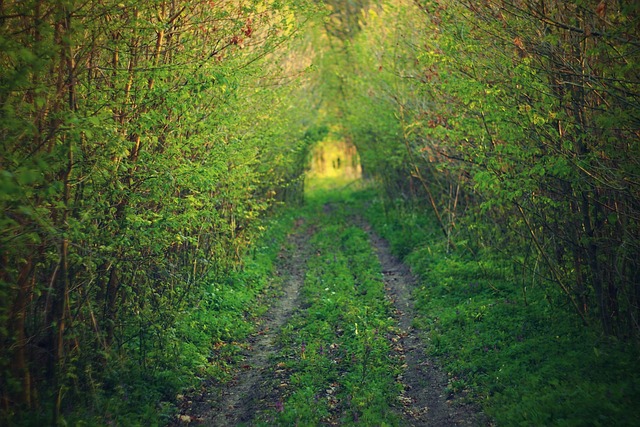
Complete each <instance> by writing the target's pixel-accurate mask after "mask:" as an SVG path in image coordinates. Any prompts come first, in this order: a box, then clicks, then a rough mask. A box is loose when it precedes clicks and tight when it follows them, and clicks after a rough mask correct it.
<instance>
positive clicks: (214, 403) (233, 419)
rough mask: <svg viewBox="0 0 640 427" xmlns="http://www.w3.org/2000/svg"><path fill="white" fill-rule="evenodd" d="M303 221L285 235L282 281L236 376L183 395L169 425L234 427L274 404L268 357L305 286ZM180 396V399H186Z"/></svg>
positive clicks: (281, 267)
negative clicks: (184, 403)
mask: <svg viewBox="0 0 640 427" xmlns="http://www.w3.org/2000/svg"><path fill="white" fill-rule="evenodd" d="M301 226H302V221H298V222H296V224H295V230H294V233H293V234H291V235H290V236H289V243H290V245H289V246H291V249H290V250H283V251H282V252H281V254H280V256H279V261H280V262H279V263H278V264H279V266H278V269H277V272H276V274H277V275H278V276H280V277H282V279H283V284H282V292H281V296H280V297H279V299H277V300H276V301H275V302H274V303H273V305H272V306H271V308H270V309H269V311H268V313H267V315H266V316H265V321H264V323H263V327H262V328H261V330H260V331H259V332H258V333H257V334H255V335H254V336H252V337H251V343H250V344H251V345H250V347H249V349H248V352H247V354H246V355H245V356H246V359H245V361H244V362H243V363H242V366H241V368H240V370H239V371H238V372H237V375H236V376H235V378H234V379H233V380H232V381H231V382H229V383H226V384H224V385H220V384H213V383H210V384H205V385H204V387H203V390H202V392H201V393H199V394H197V395H192V396H188V397H187V398H188V399H190V400H189V402H191V403H190V404H189V405H181V406H182V410H181V411H180V412H181V413H180V414H179V415H178V416H177V417H176V421H175V423H174V425H176V426H179V425H185V424H190V425H207V426H236V425H244V424H250V423H251V421H252V420H253V419H254V418H255V416H256V414H257V413H258V412H259V411H260V410H264V409H268V408H269V407H272V406H274V403H272V402H271V401H270V400H271V399H269V396H271V395H273V394H274V390H273V381H272V377H273V372H274V367H273V366H271V363H270V358H271V356H273V355H274V354H275V352H276V350H277V349H276V347H275V338H276V336H277V334H278V331H279V329H280V328H281V327H282V326H283V325H284V323H285V322H286V321H287V319H288V318H289V317H290V316H291V314H292V313H293V312H294V311H295V310H296V308H298V307H299V305H300V304H299V301H298V293H299V290H300V288H301V286H302V283H303V282H304V271H303V266H304V265H305V259H306V256H307V255H306V245H305V243H306V242H307V241H308V239H309V236H308V234H309V233H311V232H312V231H310V230H307V231H306V233H305V234H303V232H302V231H301V230H302V228H303V227H301ZM187 398H185V399H187Z"/></svg>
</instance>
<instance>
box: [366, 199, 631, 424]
mask: <svg viewBox="0 0 640 427" xmlns="http://www.w3.org/2000/svg"><path fill="white" fill-rule="evenodd" d="M363 212H365V213H366V215H367V218H368V219H369V221H370V222H371V223H372V224H373V225H374V228H375V229H376V230H377V231H378V232H379V233H380V234H382V235H383V236H384V237H385V238H386V239H388V240H389V241H390V243H391V246H392V248H393V249H394V251H395V252H396V254H398V255H400V256H402V257H404V259H405V261H406V262H407V263H408V264H410V265H411V267H412V268H413V270H414V272H416V273H417V274H418V275H419V278H420V282H419V284H418V286H417V287H416V288H415V289H414V298H415V300H416V310H417V312H418V317H417V318H416V319H415V324H416V326H418V327H419V328H421V329H422V330H424V331H425V336H426V338H427V340H428V341H427V342H428V345H427V350H428V353H429V354H430V355H432V356H435V357H437V358H438V359H439V361H440V363H441V364H442V366H443V367H444V368H445V369H446V371H447V372H448V374H449V385H448V389H449V392H450V393H451V394H455V395H457V396H463V397H465V396H466V398H467V399H471V400H475V401H478V402H479V403H480V404H481V405H482V406H483V407H484V409H485V411H486V413H487V414H488V415H490V416H491V417H493V418H494V419H495V421H496V423H497V425H505V426H538V425H545V426H547V425H553V426H586V425H589V426H610V425H616V426H634V425H635V426H637V425H640V412H638V411H637V408H638V407H640V369H638V366H640V353H639V351H638V347H637V343H629V342H627V343H625V342H619V341H617V340H615V339H613V338H605V337H603V336H602V335H600V334H598V333H597V332H596V331H594V330H593V329H589V328H587V327H584V326H583V325H582V324H581V322H580V321H579V319H578V318H577V316H576V315H575V314H574V313H573V312H572V311H571V309H570V307H568V306H567V305H566V304H563V297H562V296H561V295H560V294H559V293H557V292H556V291H555V290H554V289H549V288H544V287H543V286H542V285H536V286H533V287H530V289H528V290H527V295H526V300H525V299H524V296H523V290H522V285H521V283H522V281H523V279H526V278H523V277H520V276H518V275H517V274H516V273H514V271H515V269H514V268H512V263H511V262H510V261H509V260H507V259H505V258H504V256H502V255H498V253H497V251H496V252H492V251H488V250H484V251H482V252H478V251H476V252H475V255H474V256H471V252H470V251H468V250H466V248H465V244H464V242H462V243H459V244H458V245H457V246H456V248H451V247H450V246H448V245H447V242H446V241H445V239H444V238H443V237H442V235H441V233H440V232H439V230H438V227H437V226H436V224H435V222H434V221H432V220H431V219H430V215H429V213H428V212H427V213H425V212H424V211H420V210H418V209H414V208H412V207H411V206H407V205H405V204H403V203H396V204H395V205H393V204H387V205H383V204H382V203H381V202H375V203H368V205H367V207H366V209H364V210H363Z"/></svg>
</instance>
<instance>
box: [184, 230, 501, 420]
mask: <svg viewBox="0 0 640 427" xmlns="http://www.w3.org/2000/svg"><path fill="white" fill-rule="evenodd" d="M355 222H356V223H357V224H358V225H359V226H360V227H362V228H363V229H364V230H365V231H366V232H367V233H368V234H369V237H370V241H371V244H372V246H373V248H374V250H375V252H376V253H377V256H378V259H379V261H380V264H381V267H382V274H383V277H384V283H385V288H386V290H387V295H388V296H389V298H390V299H391V300H392V301H393V303H394V305H395V309H396V317H397V319H398V326H399V329H400V331H401V332H400V333H399V336H400V338H399V340H398V342H396V343H394V346H395V351H396V352H397V353H398V355H399V356H401V357H402V358H403V359H404V363H405V372H404V374H403V375H402V377H401V378H399V381H400V382H401V383H402V385H403V388H404V391H403V392H402V394H401V395H400V397H399V402H400V406H401V407H402V410H403V414H402V416H403V418H404V420H405V423H406V424H404V425H408V426H433V427H436V426H437V427H451V426H479V425H490V423H489V422H488V421H487V419H486V417H484V416H483V415H482V414H481V413H479V412H478V411H477V410H476V409H474V408H472V407H470V406H467V405H462V404H460V403H456V401H455V399H449V398H448V396H446V395H445V393H446V386H447V376H446V374H445V373H444V372H442V371H440V370H439V369H438V368H437V367H436V366H435V365H434V364H433V361H431V360H430V359H429V358H428V357H427V355H426V354H425V352H424V347H425V346H424V343H423V341H422V338H421V336H420V333H419V331H416V330H415V329H413V328H412V326H411V323H412V320H413V318H414V315H415V313H414V308H413V301H412V299H411V295H410V293H411V288H412V286H413V285H414V284H415V278H414V276H413V275H412V274H411V271H410V270H409V268H408V267H407V266H405V265H404V264H403V263H401V262H400V261H399V260H398V259H396V258H395V257H394V256H393V255H392V254H391V253H390V250H389V247H388V245H387V243H386V242H385V241H384V240H383V239H381V238H380V237H378V236H377V235H376V234H375V233H374V232H373V231H371V229H370V227H369V226H368V225H366V224H364V223H363V222H362V221H360V220H356V221H355ZM304 228H305V227H303V226H302V222H301V221H299V222H297V223H296V227H295V229H294V232H293V234H291V235H290V236H289V244H290V245H289V246H290V249H288V250H286V251H283V252H282V253H281V254H280V262H279V266H278V271H277V274H278V275H279V276H281V277H282V278H283V285H282V295H281V296H280V297H279V298H278V299H277V300H276V301H275V302H274V303H273V305H272V307H271V308H270V309H269V311H268V313H267V315H266V317H265V322H264V325H263V328H262V329H261V331H260V332H259V333H258V334H256V335H255V336H253V337H252V339H251V342H250V347H249V349H248V350H247V352H246V359H245V361H244V362H243V364H242V369H241V370H240V371H239V372H238V374H237V375H236V377H235V378H234V380H232V381H231V382H230V383H227V384H224V385H222V386H221V385H219V384H205V385H204V386H203V392H202V393H200V394H199V395H197V396H190V397H189V399H192V402H191V403H190V405H189V406H188V408H187V409H186V410H183V412H182V414H181V415H179V416H178V418H177V420H176V422H175V423H174V425H176V426H179V425H182V426H184V425H186V424H190V425H194V424H195V425H206V426H236V425H251V424H252V422H253V421H254V420H256V416H257V415H258V414H260V413H261V412H263V411H264V410H268V409H274V407H275V406H276V403H275V402H277V401H279V399H280V398H281V396H280V395H281V392H280V391H279V390H277V389H276V387H277V384H278V383H279V380H280V378H277V377H278V375H277V370H276V367H274V366H271V365H272V364H273V362H272V361H271V358H272V356H274V355H275V354H276V351H277V348H276V345H275V339H276V336H277V333H278V331H279V330H280V328H281V327H282V326H283V325H284V324H285V322H286V321H287V319H289V317H290V316H291V315H292V314H293V313H294V311H295V310H296V309H298V308H299V306H300V300H299V297H298V295H299V291H300V289H301V287H302V285H303V282H304V266H305V264H306V259H307V257H308V256H309V253H308V251H309V249H308V247H307V243H306V242H308V240H309V238H310V236H309V235H310V234H312V233H313V231H312V230H306V231H305V230H304Z"/></svg>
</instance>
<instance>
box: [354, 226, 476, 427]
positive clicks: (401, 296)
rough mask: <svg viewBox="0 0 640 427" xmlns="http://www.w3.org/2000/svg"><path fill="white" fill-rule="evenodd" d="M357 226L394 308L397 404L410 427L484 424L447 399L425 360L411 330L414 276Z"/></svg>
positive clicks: (443, 378)
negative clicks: (375, 258)
mask: <svg viewBox="0 0 640 427" xmlns="http://www.w3.org/2000/svg"><path fill="white" fill-rule="evenodd" d="M358 223H359V224H360V226H361V227H362V228H363V229H364V230H366V231H367V233H368V234H369V239H370V241H371V245H372V246H373V247H374V248H375V251H376V253H377V256H378V259H379V261H380V266H381V268H382V274H383V276H384V283H385V289H386V291H387V295H388V296H389V298H390V299H391V300H392V302H393V305H394V307H395V309H396V318H397V321H398V326H399V328H400V334H399V335H400V337H401V338H400V340H399V342H398V343H397V346H396V347H395V350H396V351H397V352H399V353H401V354H402V355H403V358H404V365H403V367H404V368H405V371H404V373H403V374H402V376H401V377H400V382H401V383H402V385H403V387H402V388H403V389H402V391H401V395H400V401H401V403H402V405H403V407H404V408H403V412H404V415H405V418H406V421H407V422H408V423H409V425H412V426H433V427H440V426H470V425H486V424H487V420H486V419H485V418H484V417H483V416H482V415H481V414H479V413H478V412H477V411H476V409H475V408H472V407H471V406H465V405H462V404H460V403H458V402H455V401H454V400H451V399H449V398H448V396H447V394H448V393H447V391H446V389H447V375H446V374H445V373H444V372H442V371H441V370H440V369H438V367H437V366H436V365H435V364H434V362H433V361H432V360H430V359H429V357H427V355H426V354H425V351H424V348H425V344H424V342H423V340H422V339H421V337H420V334H419V331H417V330H415V329H414V328H413V327H412V322H413V318H414V309H413V300H412V298H411V289H412V287H413V285H414V284H415V282H416V279H415V277H414V276H413V275H412V273H411V271H410V270H409V268H408V267H407V266H406V265H405V264H403V263H402V262H400V261H399V260H398V259H397V258H396V257H394V256H393V255H392V254H391V252H390V250H389V246H388V244H387V242H386V241H384V240H383V239H382V238H380V237H379V236H378V235H376V234H375V233H374V232H373V231H371V229H370V227H369V226H368V225H367V224H365V223H363V222H362V221H358Z"/></svg>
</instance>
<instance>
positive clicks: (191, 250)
mask: <svg viewBox="0 0 640 427" xmlns="http://www.w3.org/2000/svg"><path fill="white" fill-rule="evenodd" d="M310 11H311V6H310V5H307V4H305V2H303V1H300V2H288V5H287V6H285V5H283V4H282V3H281V2H276V1H271V0H264V1H226V0H224V1H216V2H213V1H200V0H149V1H144V2H140V1H133V0H124V1H111V0H89V1H75V0H63V1H46V0H45V1H38V0H27V1H22V0H21V1H8V2H6V1H5V2H0V66H1V71H0V99H1V109H0V144H1V148H0V153H1V157H0V207H1V209H2V215H1V216H0V348H1V350H2V351H1V353H0V378H1V379H0V400H1V405H2V410H3V412H4V414H5V416H10V415H11V413H14V412H16V411H20V410H21V409H20V408H22V409H27V410H29V409H34V408H38V407H42V406H43V405H45V406H46V405H53V406H54V409H53V413H54V423H55V417H56V416H57V414H58V413H59V412H60V409H61V408H64V405H65V402H67V401H73V400H74V399H76V400H77V399H79V398H80V396H86V395H91V391H92V390H94V389H95V388H99V387H103V386H105V385H104V384H103V383H102V381H103V380H104V374H105V372H110V371H113V370H114V369H117V366H120V365H122V364H124V363H129V364H132V365H134V366H136V367H137V369H138V370H139V371H140V372H142V373H143V374H144V373H145V372H146V373H150V372H151V371H153V370H157V369H159V368H158V367H162V366H164V365H170V364H171V363H175V361H176V359H175V358H176V357H178V356H180V351H181V350H180V348H178V347H179V345H178V344H176V343H177V342H178V341H179V339H178V338H177V337H176V336H175V334H176V332H175V328H174V327H175V325H176V322H177V321H178V320H179V319H180V318H181V317H184V313H186V312H188V311H189V310H190V309H191V308H192V307H194V306H196V307H197V305H198V301H199V297H200V296H201V293H202V291H201V284H202V283H203V281H205V280H209V281H211V280H215V279H216V278H220V277H222V276H223V275H224V273H225V272H227V271H229V270H230V269H233V268H235V266H236V265H237V264H238V262H239V260H240V256H241V254H242V252H243V250H244V249H245V248H246V247H247V246H248V245H249V244H250V243H251V242H252V241H253V240H254V238H255V237H256V236H257V235H258V234H259V225H258V219H259V218H260V217H261V215H262V214H263V213H264V212H265V211H266V210H267V209H268V208H269V207H270V206H271V205H273V203H274V202H275V201H277V200H283V199H284V198H295V197H297V196H296V194H295V193H296V191H297V192H299V191H300V189H299V188H297V187H296V185H297V184H295V183H296V182H299V181H300V179H299V178H298V177H299V175H300V174H301V173H302V172H303V167H302V166H301V165H303V163H304V159H305V156H306V151H307V147H308V145H309V143H310V142H311V140H312V139H313V135H314V133H313V132H309V131H308V130H309V128H313V125H314V123H313V122H314V118H313V117H312V116H310V115H309V113H308V110H306V109H305V108H299V109H296V110H294V109H292V108H291V104H292V103H293V102H294V100H295V99H296V98H297V97H299V96H301V94H304V93H305V91H304V85H305V83H304V80H305V79H306V77H305V68H306V67H307V65H308V64H305V61H303V60H298V59H296V57H295V52H296V50H295V49H296V47H295V44H292V43H293V42H292V40H293V39H294V37H295V35H296V33H297V32H298V31H299V27H300V26H301V25H302V24H303V17H304V16H306V15H307V14H308V13H310ZM285 47H287V48H289V49H290V53H289V55H288V56H287V57H286V58H285V57H283V53H282V52H283V50H284V48H285ZM291 52H293V54H292V53H291ZM292 55H293V58H292ZM303 99H304V98H303ZM300 105H302V107H304V103H303V102H302V103H300ZM305 133H306V136H305ZM296 188H297V190H296ZM129 372H130V375H131V371H129Z"/></svg>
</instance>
